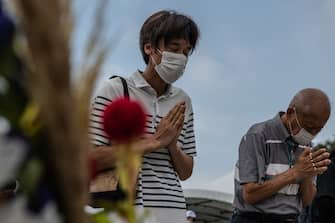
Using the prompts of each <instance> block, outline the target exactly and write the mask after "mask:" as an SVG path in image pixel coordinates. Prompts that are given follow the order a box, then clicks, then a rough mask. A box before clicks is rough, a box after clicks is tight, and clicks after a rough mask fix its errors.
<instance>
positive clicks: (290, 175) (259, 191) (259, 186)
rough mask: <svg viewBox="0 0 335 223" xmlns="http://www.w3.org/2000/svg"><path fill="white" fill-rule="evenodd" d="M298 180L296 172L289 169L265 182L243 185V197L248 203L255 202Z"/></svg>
mask: <svg viewBox="0 0 335 223" xmlns="http://www.w3.org/2000/svg"><path fill="white" fill-rule="evenodd" d="M295 181H296V173H295V171H294V170H293V169H289V170H287V171H285V172H284V173H281V174H279V175H277V176H276V177H275V178H273V179H271V180H267V181H265V182H264V183H248V184H245V185H244V186H243V197H244V200H245V201H246V202H247V203H250V204H254V203H257V202H259V201H262V200H264V199H267V198H269V197H271V196H272V195H273V194H275V193H277V192H278V191H279V190H280V189H282V188H283V187H285V186H286V185H289V184H293V183H295Z"/></svg>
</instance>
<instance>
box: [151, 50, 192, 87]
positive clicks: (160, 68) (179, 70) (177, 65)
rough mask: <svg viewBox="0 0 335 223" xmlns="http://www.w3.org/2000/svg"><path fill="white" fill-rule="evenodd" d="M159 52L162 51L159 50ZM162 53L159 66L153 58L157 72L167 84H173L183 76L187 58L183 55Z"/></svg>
mask: <svg viewBox="0 0 335 223" xmlns="http://www.w3.org/2000/svg"><path fill="white" fill-rule="evenodd" d="M158 52H160V51H159V50H158ZM160 53H161V54H162V59H161V63H160V64H157V63H156V61H155V59H154V58H153V57H151V58H152V61H153V62H154V64H155V70H156V72H157V73H158V75H159V76H160V77H161V78H162V80H163V81H164V82H165V83H167V84H172V83H174V82H175V81H176V80H178V79H179V78H180V77H181V76H182V75H183V73H184V70H185V67H186V63H187V57H186V56H185V55H184V54H181V53H172V52H167V51H163V52H160Z"/></svg>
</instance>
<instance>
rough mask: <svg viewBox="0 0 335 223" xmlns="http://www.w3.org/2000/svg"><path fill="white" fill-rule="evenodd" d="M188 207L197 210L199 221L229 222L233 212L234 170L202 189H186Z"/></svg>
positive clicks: (197, 219)
mask: <svg viewBox="0 0 335 223" xmlns="http://www.w3.org/2000/svg"><path fill="white" fill-rule="evenodd" d="M184 194H185V197H186V203H187V209H190V210H193V211H195V213H196V214H197V218H196V222H198V223H209V222H211V223H228V222H229V221H230V217H231V215H232V214H233V207H232V202H233V198H234V171H232V172H230V173H229V174H227V175H224V176H223V177H221V178H218V179H216V180H215V181H213V182H211V183H209V184H208V185H206V186H205V187H204V186H203V187H202V188H201V189H185V190H184Z"/></svg>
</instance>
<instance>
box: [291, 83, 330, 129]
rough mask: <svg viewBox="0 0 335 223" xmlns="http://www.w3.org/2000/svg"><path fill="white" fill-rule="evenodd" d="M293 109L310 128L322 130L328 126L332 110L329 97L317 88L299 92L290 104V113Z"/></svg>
mask: <svg viewBox="0 0 335 223" xmlns="http://www.w3.org/2000/svg"><path fill="white" fill-rule="evenodd" d="M292 108H294V109H295V110H296V112H297V114H298V116H300V117H301V119H302V120H303V122H304V123H306V124H307V125H308V126H315V127H321V128H322V127H323V126H324V125H325V124H326V122H327V120H328V118H329V116H330V110H331V108H330V102H329V99H328V96H327V95H326V94H325V93H324V92H323V91H321V90H319V89H315V88H306V89H303V90H301V91H299V92H298V93H297V94H296V95H295V96H294V97H293V99H292V101H291V102H290V105H289V108H288V111H289V110H290V109H292Z"/></svg>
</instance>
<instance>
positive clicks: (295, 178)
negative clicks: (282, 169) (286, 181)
mask: <svg viewBox="0 0 335 223" xmlns="http://www.w3.org/2000/svg"><path fill="white" fill-rule="evenodd" d="M288 175H289V176H291V177H292V183H294V184H299V183H301V182H302V181H303V178H302V177H301V176H300V174H299V173H298V171H297V169H296V168H294V167H293V168H290V169H289V170H288Z"/></svg>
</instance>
